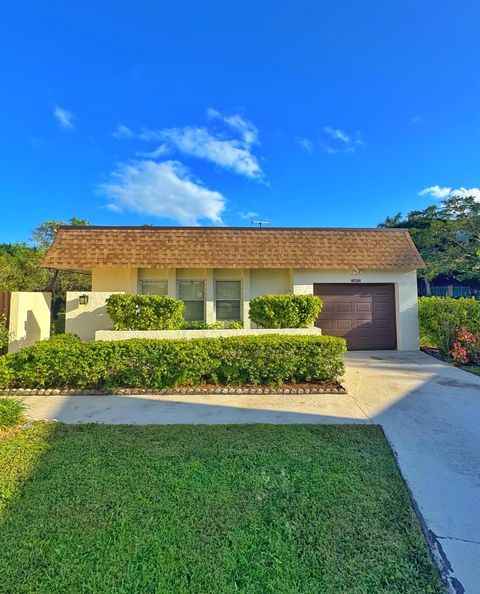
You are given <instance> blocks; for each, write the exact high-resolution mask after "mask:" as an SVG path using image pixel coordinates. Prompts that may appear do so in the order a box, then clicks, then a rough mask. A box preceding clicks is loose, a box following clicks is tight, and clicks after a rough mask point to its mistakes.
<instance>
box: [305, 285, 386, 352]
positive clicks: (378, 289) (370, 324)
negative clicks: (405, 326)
mask: <svg viewBox="0 0 480 594" xmlns="http://www.w3.org/2000/svg"><path fill="white" fill-rule="evenodd" d="M314 294H315V295H318V296H319V297H320V298H321V299H322V300H323V302H324V306H323V309H322V312H321V314H320V316H319V317H318V318H317V320H316V322H315V325H316V326H318V327H320V328H321V329H322V331H323V333H324V334H326V335H328V334H330V335H332V336H342V337H344V338H345V339H346V341H347V347H348V348H349V349H350V350H366V349H395V348H396V323H395V291H394V286H393V284H367V283H366V284H363V285H362V286H361V287H358V286H353V285H348V284H338V283H337V284H320V283H318V284H314Z"/></svg>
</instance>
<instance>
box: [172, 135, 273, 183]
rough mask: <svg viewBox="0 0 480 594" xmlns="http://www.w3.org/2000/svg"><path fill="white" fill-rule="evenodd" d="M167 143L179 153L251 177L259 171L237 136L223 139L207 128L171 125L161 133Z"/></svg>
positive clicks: (249, 151)
mask: <svg viewBox="0 0 480 594" xmlns="http://www.w3.org/2000/svg"><path fill="white" fill-rule="evenodd" d="M162 138H163V140H164V142H165V143H166V144H167V145H170V146H171V147H174V148H175V149H177V150H178V151H179V152H180V153H182V154H184V155H189V156H192V157H197V158H200V159H205V160H207V161H210V162H211V163H215V165H218V166H220V167H224V168H225V169H229V170H230V171H233V172H234V173H237V174H239V175H244V176H245V177H249V178H251V179H260V178H261V177H262V175H263V174H262V170H261V167H260V164H259V163H258V160H257V158H256V157H255V155H253V153H252V152H251V150H250V147H249V146H248V145H246V144H244V142H243V141H239V140H237V139H233V138H232V139H224V138H221V137H219V136H217V135H214V134H212V133H210V132H209V131H208V130H207V129H206V128H191V127H185V128H170V129H168V130H164V131H163V132H162Z"/></svg>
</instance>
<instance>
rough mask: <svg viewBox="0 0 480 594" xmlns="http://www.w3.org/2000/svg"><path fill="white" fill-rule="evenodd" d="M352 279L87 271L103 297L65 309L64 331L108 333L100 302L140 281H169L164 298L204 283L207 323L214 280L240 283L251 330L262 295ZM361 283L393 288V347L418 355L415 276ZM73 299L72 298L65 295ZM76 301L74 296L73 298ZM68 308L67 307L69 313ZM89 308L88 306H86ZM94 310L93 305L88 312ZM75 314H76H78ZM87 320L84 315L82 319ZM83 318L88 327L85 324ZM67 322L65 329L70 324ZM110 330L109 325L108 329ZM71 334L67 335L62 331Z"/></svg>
mask: <svg viewBox="0 0 480 594" xmlns="http://www.w3.org/2000/svg"><path fill="white" fill-rule="evenodd" d="M353 276H354V275H353V274H352V272H351V271H345V272H341V271H324V270H291V269H274V270H263V269H252V270H248V269H247V270H242V269H205V268H202V269H199V268H196V269H186V268H180V269H176V270H175V269H168V270H164V269H139V270H137V269H128V268H121V269H115V268H103V269H95V270H93V271H92V288H93V291H94V292H96V291H101V293H102V294H104V295H105V297H102V296H101V295H100V297H98V299H97V298H96V300H95V304H96V305H95V309H93V310H92V311H91V312H90V311H88V309H86V310H84V311H82V312H80V313H78V312H77V313H74V309H72V310H71V312H70V314H69V312H68V307H67V328H68V327H69V328H72V326H71V324H72V323H74V324H76V326H75V327H76V328H77V329H78V330H76V331H75V333H77V334H79V335H80V333H81V332H84V334H85V335H88V337H89V338H93V337H94V335H95V330H108V329H109V328H110V327H111V326H108V327H107V326H106V325H105V324H106V323H108V322H109V320H108V316H107V318H106V317H105V316H106V314H104V310H102V307H103V308H104V305H105V303H104V300H105V299H106V297H108V295H109V294H111V293H112V292H125V293H137V292H139V290H140V281H141V280H142V279H155V278H157V279H165V280H168V293H169V295H171V296H172V297H176V296H177V281H178V280H204V281H205V283H206V285H205V286H206V300H205V319H206V321H207V322H209V323H211V322H214V321H215V319H216V318H215V289H214V287H215V280H241V281H242V315H243V324H244V327H245V328H250V326H251V324H250V320H249V318H248V310H249V304H250V299H252V298H254V297H256V296H258V295H264V294H266V293H292V292H293V293H297V294H305V293H312V292H313V284H314V283H322V282H323V283H348V284H350V283H351V279H352V277H353ZM358 278H360V279H361V282H363V283H394V285H395V296H396V308H397V312H396V314H397V316H396V317H397V343H398V348H399V350H412V349H418V345H419V342H418V300H417V275H416V271H365V272H362V273H361V274H360V275H358ZM70 295H73V294H70ZM76 296H77V297H76V298H77V299H78V293H77V294H76ZM73 305H74V304H73V302H72V304H71V307H73ZM87 307H88V306H87ZM91 307H93V305H92V306H91ZM77 309H78V308H77ZM86 314H89V316H87V315H86ZM80 315H81V319H82V320H84V322H85V323H86V330H85V329H83V328H81V326H82V324H83V323H81V322H80V320H78V322H73V320H74V319H76V318H77V317H79V316H80ZM87 317H88V322H87ZM69 320H70V323H69ZM110 324H111V323H110ZM67 331H72V330H67Z"/></svg>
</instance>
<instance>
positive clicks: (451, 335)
mask: <svg viewBox="0 0 480 594" xmlns="http://www.w3.org/2000/svg"><path fill="white" fill-rule="evenodd" d="M418 318H419V324H420V338H421V340H422V342H426V343H427V344H428V345H429V346H435V347H437V348H439V349H440V351H441V352H442V353H444V354H445V355H448V353H449V352H450V351H451V350H452V348H453V343H454V341H455V340H457V336H458V332H459V331H460V330H461V329H465V330H467V331H469V332H473V333H474V334H477V333H478V332H480V301H477V300H476V299H473V298H467V297H462V298H460V299H454V298H453V297H421V298H420V299H419V300H418Z"/></svg>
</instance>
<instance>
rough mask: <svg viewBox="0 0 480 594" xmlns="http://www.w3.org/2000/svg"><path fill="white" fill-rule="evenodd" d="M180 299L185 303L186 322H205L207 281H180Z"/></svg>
mask: <svg viewBox="0 0 480 594" xmlns="http://www.w3.org/2000/svg"><path fill="white" fill-rule="evenodd" d="M178 298H179V299H181V300H182V301H183V302H184V303H185V319H186V320H189V321H190V322H204V321H205V281H199V280H180V281H178Z"/></svg>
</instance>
